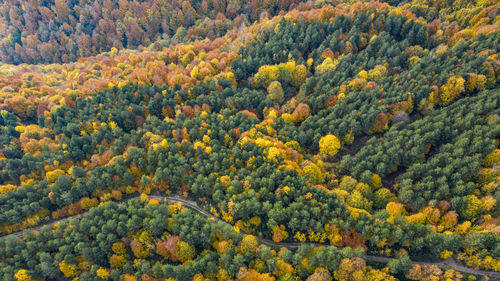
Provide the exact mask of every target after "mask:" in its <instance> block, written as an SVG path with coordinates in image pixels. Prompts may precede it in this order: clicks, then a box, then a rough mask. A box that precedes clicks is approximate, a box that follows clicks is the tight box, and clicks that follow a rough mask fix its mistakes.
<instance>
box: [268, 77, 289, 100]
mask: <svg viewBox="0 0 500 281" xmlns="http://www.w3.org/2000/svg"><path fill="white" fill-rule="evenodd" d="M267 93H268V94H267V98H268V99H270V100H272V101H273V102H275V103H278V104H281V103H282V102H283V101H284V100H285V95H284V94H283V88H282V87H281V83H280V82H279V81H273V82H271V84H269V86H268V87H267Z"/></svg>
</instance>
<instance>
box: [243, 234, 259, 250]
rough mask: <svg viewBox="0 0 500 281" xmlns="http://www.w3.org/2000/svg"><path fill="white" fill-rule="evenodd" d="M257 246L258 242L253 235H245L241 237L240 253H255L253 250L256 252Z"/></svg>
mask: <svg viewBox="0 0 500 281" xmlns="http://www.w3.org/2000/svg"><path fill="white" fill-rule="evenodd" d="M258 246H259V242H258V241H257V238H255V236H253V235H245V236H244V237H243V240H241V244H240V247H241V251H242V252H243V253H255V250H257V247H258Z"/></svg>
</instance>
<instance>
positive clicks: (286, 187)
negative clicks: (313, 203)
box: [283, 185, 290, 195]
mask: <svg viewBox="0 0 500 281" xmlns="http://www.w3.org/2000/svg"><path fill="white" fill-rule="evenodd" d="M283 192H285V194H287V195H288V192H290V187H289V186H288V185H286V186H284V187H283Z"/></svg>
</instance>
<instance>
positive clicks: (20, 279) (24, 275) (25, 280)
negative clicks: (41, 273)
mask: <svg viewBox="0 0 500 281" xmlns="http://www.w3.org/2000/svg"><path fill="white" fill-rule="evenodd" d="M14 277H15V278H16V279H17V281H31V280H33V278H31V276H30V275H29V274H28V271H27V270H26V269H19V270H18V271H17V272H16V273H15V274H14Z"/></svg>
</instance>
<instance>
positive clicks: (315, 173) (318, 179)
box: [302, 163, 325, 184]
mask: <svg viewBox="0 0 500 281" xmlns="http://www.w3.org/2000/svg"><path fill="white" fill-rule="evenodd" d="M302 172H303V173H304V175H306V176H307V177H309V178H310V179H311V180H312V181H313V182H314V183H315V184H320V183H322V182H323V181H324V180H325V175H324V173H323V172H322V171H321V169H320V167H318V166H317V165H316V164H314V163H310V164H309V165H307V166H305V167H304V168H302Z"/></svg>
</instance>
